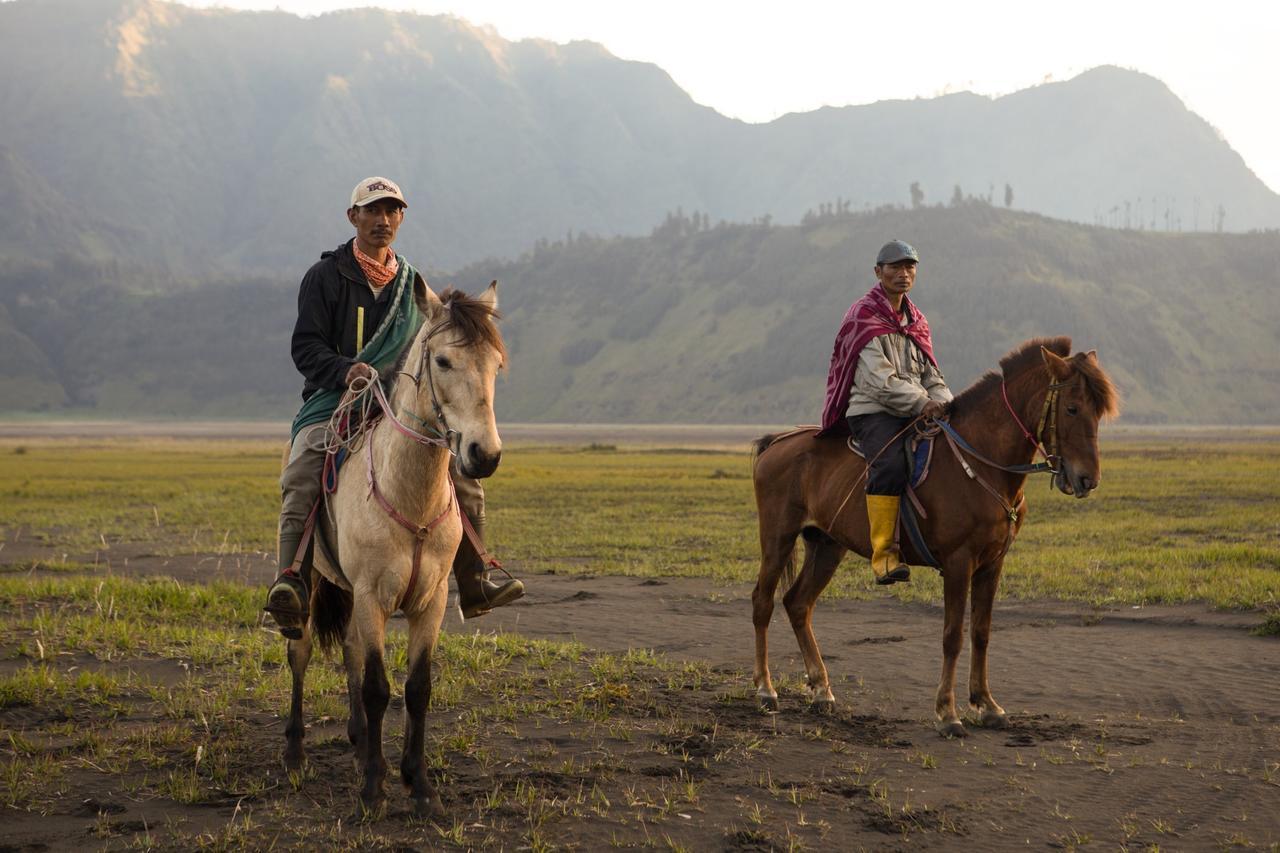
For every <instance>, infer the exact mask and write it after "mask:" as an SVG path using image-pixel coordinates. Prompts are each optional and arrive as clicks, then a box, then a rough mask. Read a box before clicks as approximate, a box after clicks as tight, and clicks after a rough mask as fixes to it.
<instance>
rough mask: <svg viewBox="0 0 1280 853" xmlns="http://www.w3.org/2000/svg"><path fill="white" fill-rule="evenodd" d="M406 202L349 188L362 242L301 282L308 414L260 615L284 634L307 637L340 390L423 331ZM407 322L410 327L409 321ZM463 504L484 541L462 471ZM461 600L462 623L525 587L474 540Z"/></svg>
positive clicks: (285, 490) (464, 564) (283, 480)
mask: <svg viewBox="0 0 1280 853" xmlns="http://www.w3.org/2000/svg"><path fill="white" fill-rule="evenodd" d="M406 207H408V204H407V203H406V202H405V200H404V194H403V193H402V192H401V191H400V187H399V186H397V185H396V183H395V182H394V181H391V180H389V179H387V178H382V177H372V178H365V179H364V180H363V181H361V182H360V183H358V184H356V187H355V189H354V190H352V191H351V204H350V206H349V207H348V208H347V221H349V222H350V223H351V225H352V226H353V227H354V228H355V230H356V233H355V237H353V238H352V239H350V240H348V241H347V242H346V243H343V244H342V245H341V246H339V247H338V248H337V249H335V250H333V251H330V252H324V253H322V254H321V255H320V260H319V261H318V262H317V263H316V264H315V265H314V266H312V267H311V269H310V270H308V271H307V274H306V275H305V276H303V278H302V286H301V288H300V289H299V292H298V320H297V323H296V324H295V325H294V327H293V341H292V352H293V363H294V365H295V366H296V367H297V368H298V372H299V373H301V374H302V376H303V380H304V381H303V386H302V399H303V404H302V408H301V409H300V410H299V411H298V414H297V416H296V417H295V418H294V420H293V432H292V442H293V443H292V445H291V448H290V451H289V461H288V463H286V465H285V469H284V472H283V473H282V474H281V475H280V492H281V508H280V526H279V553H278V555H277V556H278V558H279V562H280V575H279V577H277V578H276V580H275V583H273V584H272V586H271V591H270V592H269V593H268V594H267V606H266V607H265V608H263V609H264V610H266V611H267V612H268V613H270V614H271V615H272V617H274V618H275V620H276V624H277V625H279V627H280V633H281V634H283V635H284V636H286V637H289V638H290V639H297V638H298V637H301V636H302V627H303V625H305V624H306V620H307V608H308V601H307V599H308V590H307V584H306V581H305V578H306V576H307V574H308V573H307V571H306V570H305V569H306V563H307V561H308V560H309V556H308V554H309V552H308V554H299V553H298V551H299V547H300V545H301V542H302V539H303V535H304V532H305V529H306V524H307V518H308V516H309V515H310V514H311V509H312V507H313V506H315V504H316V501H317V499H318V498H319V497H320V490H321V476H322V471H323V469H324V460H325V449H324V448H325V444H326V443H327V442H326V439H327V435H326V431H327V430H326V428H327V426H328V422H329V418H330V416H332V414H333V411H334V409H335V408H336V407H337V404H338V401H339V400H340V399H341V397H342V393H343V392H344V391H345V390H346V389H347V386H349V385H350V384H351V383H352V382H354V381H355V380H356V379H357V378H359V377H364V378H366V379H367V378H370V377H371V376H372V375H373V371H372V370H371V369H370V365H374V366H376V367H377V368H378V369H379V370H380V371H382V372H384V373H385V372H386V371H387V370H389V369H390V368H391V366H392V365H393V364H395V362H396V360H397V359H398V357H399V355H400V351H401V350H402V349H404V347H405V346H406V345H408V344H409V343H410V342H412V340H413V338H414V335H416V334H417V332H418V329H419V328H420V326H421V325H422V317H421V315H420V314H419V313H418V311H417V307H416V305H415V303H414V299H413V282H414V278H415V277H416V276H417V275H418V272H417V270H415V269H414V268H413V267H412V266H410V265H409V262H408V261H406V260H405V259H404V257H403V256H401V255H397V254H396V253H395V252H394V251H393V250H392V249H391V244H392V243H393V242H395V239H396V233H397V232H398V231H399V230H400V223H401V222H403V221H404V212H405V208H406ZM405 320H407V321H408V322H403V321H405ZM453 481H454V486H455V489H456V491H457V495H458V505H459V507H460V508H461V509H462V511H463V512H465V513H466V514H467V516H468V517H469V518H470V519H471V522H472V524H473V526H474V527H475V529H476V532H477V533H478V534H480V535H481V536H483V534H484V521H485V509H484V489H483V488H482V487H481V485H480V483H479V481H477V480H473V479H471V478H469V477H463V476H462V475H461V474H460V473H458V472H457V470H456V469H455V470H454V472H453ZM453 574H454V579H455V580H456V581H457V584H458V603H459V606H460V607H461V609H462V613H463V616H464V617H467V618H470V617H472V616H480V615H483V614H485V613H488V612H489V610H491V609H492V608H494V607H498V606H501V605H504V604H509V603H510V602H512V601H515V600H516V599H517V598H519V597H520V596H522V595H524V584H522V583H521V582H520V581H518V580H510V581H507V582H506V583H503V584H501V585H499V584H495V583H493V582H492V581H490V580H489V575H488V568H487V567H486V566H485V564H484V562H483V560H482V559H481V558H480V556H479V555H478V554H477V553H476V550H475V548H474V547H473V546H472V544H471V540H470V538H469V537H465V536H464V537H463V539H462V544H461V545H460V546H459V548H458V553H457V555H456V556H455V557H454V562H453Z"/></svg>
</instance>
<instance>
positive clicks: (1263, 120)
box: [183, 0, 1280, 191]
mask: <svg viewBox="0 0 1280 853" xmlns="http://www.w3.org/2000/svg"><path fill="white" fill-rule="evenodd" d="M183 2H186V3H187V4H188V5H193V6H223V7H232V8H241V9H275V8H278V9H283V10H285V11H289V12H294V13H297V14H300V15H315V14H320V13H323V12H329V11H333V10H336V9H344V8H351V7H353V6H380V7H383V8H387V9H401V10H413V11H417V12H421V13H424V14H433V15H434V14H443V13H448V14H453V15H456V16H457V17H460V18H464V19H466V20H468V21H470V22H471V23H473V24H477V25H489V26H492V27H493V28H494V29H495V30H497V32H498V33H499V34H500V35H502V36H503V37H504V38H506V39H509V40H512V41H515V40H518V39H523V38H543V39H549V40H551V41H555V42H566V41H572V40H575V39H588V40H591V41H596V42H600V43H601V44H603V45H604V46H605V47H606V48H608V49H609V51H610V52H612V53H613V54H615V55H617V56H619V57H622V58H624V59H634V60H640V61H644V62H652V63H655V64H656V65H658V66H660V67H662V68H663V69H664V70H665V71H666V72H667V73H668V74H670V75H671V77H672V79H674V80H675V82H676V84H677V85H679V86H680V87H681V88H683V89H684V90H685V91H686V92H688V93H689V94H690V96H692V97H693V99H694V100H695V101H697V102H698V103H701V104H706V105H707V106H710V107H712V108H714V109H716V110H717V111H719V112H721V113H723V114H724V115H727V116H733V117H735V118H740V119H743V120H745V121H751V122H760V121H769V120H771V119H773V118H776V117H778V116H780V115H783V114H785V113H789V112H804V111H808V110H812V109H816V108H817V107H820V106H823V105H831V106H845V105H849V104H867V103H872V102H875V101H879V100H885V99H889V98H914V97H932V96H934V95H939V94H943V93H947V92H957V91H964V90H969V91H973V92H977V93H979V94H984V95H1001V94H1007V93H1009V92H1013V91H1016V90H1018V89H1024V88H1026V87H1028V86H1032V85H1035V84H1037V83H1040V82H1043V81H1045V80H1048V79H1053V80H1065V79H1068V78H1070V77H1073V76H1075V75H1076V74H1078V73H1080V72H1081V71H1085V70H1087V69H1089V68H1093V67H1094V66H1097V65H1119V66H1122V67H1125V68H1132V69H1135V70H1137V71H1142V72H1145V73H1147V74H1150V75H1152V76H1154V77H1157V78H1159V79H1160V80H1162V81H1164V83H1165V84H1166V85H1168V86H1169V88H1170V89H1171V90H1172V91H1173V93H1174V94H1175V95H1177V96H1178V97H1179V98H1181V99H1182V101H1183V102H1184V103H1185V104H1186V105H1187V106H1188V107H1189V108H1190V109H1192V110H1194V111H1195V112H1196V113H1198V114H1199V115H1200V116H1201V117H1203V118H1204V119H1205V120H1207V121H1208V122H1209V123H1210V124H1212V125H1213V126H1215V127H1216V128H1218V130H1219V131H1221V133H1222V135H1223V136H1224V137H1225V138H1226V139H1227V141H1228V142H1229V143H1230V144H1231V146H1232V147H1233V148H1234V149H1235V150H1236V151H1237V152H1239V153H1240V155H1241V156H1242V157H1243V158H1244V160H1245V163H1246V164H1248V166H1249V167H1250V168H1251V169H1253V171H1254V172H1255V173H1256V174H1257V175H1258V177H1260V178H1261V179H1262V180H1263V181H1264V182H1266V184H1267V185H1268V186H1269V187H1271V189H1273V190H1276V191H1280V109H1277V106H1276V105H1277V104H1278V103H1280V93H1278V92H1277V87H1278V86H1280V2H1276V1H1275V0H1252V1H1251V2H1244V0H1217V2H1203V0H1201V2H1196V3H1183V2H1182V0H1164V2H1148V0H1134V1H1133V2H1130V1H1129V0H1109V2H1099V0H1057V2H1055V3H1048V2H1044V0H1016V2H1015V0H977V2H972V3H958V2H955V0H928V2H924V0H920V1H919V2H912V0H898V2H878V3H866V2H860V0H845V2H838V0H831V2H818V0H792V1H791V2H787V3H778V2H753V0H736V2H733V0H706V2H701V0H382V2H360V0H217V1H216V2H211V0H183ZM1115 130H1116V133H1123V132H1124V127H1123V126H1118V127H1116V129H1115Z"/></svg>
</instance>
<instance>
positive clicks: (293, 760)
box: [284, 747, 307, 773]
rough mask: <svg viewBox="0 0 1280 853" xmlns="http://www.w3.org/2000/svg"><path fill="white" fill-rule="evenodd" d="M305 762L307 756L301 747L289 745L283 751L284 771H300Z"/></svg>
mask: <svg viewBox="0 0 1280 853" xmlns="http://www.w3.org/2000/svg"><path fill="white" fill-rule="evenodd" d="M306 762H307V756H306V754H305V753H304V752H303V751H302V748H301V747H299V748H298V749H294V748H293V747H289V748H288V749H286V750H285V751H284V769H285V772H286V773H301V772H302V768H303V765H305V764H306Z"/></svg>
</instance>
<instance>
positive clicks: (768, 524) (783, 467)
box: [751, 337, 1119, 737]
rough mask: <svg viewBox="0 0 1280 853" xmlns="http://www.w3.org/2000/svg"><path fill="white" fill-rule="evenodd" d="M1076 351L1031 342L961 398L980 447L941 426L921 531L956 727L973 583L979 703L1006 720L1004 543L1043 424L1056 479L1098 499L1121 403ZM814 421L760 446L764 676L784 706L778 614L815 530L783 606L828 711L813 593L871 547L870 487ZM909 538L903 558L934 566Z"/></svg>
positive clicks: (767, 701) (947, 710) (940, 706)
mask: <svg viewBox="0 0 1280 853" xmlns="http://www.w3.org/2000/svg"><path fill="white" fill-rule="evenodd" d="M1070 352H1071V339H1070V338H1066V337H1059V338H1048V339H1036V340H1031V341H1027V342H1026V343H1024V344H1023V345H1022V346H1020V347H1018V348H1017V349H1015V350H1013V351H1012V352H1010V353H1009V354H1008V355H1006V356H1005V357H1004V358H1002V359H1001V360H1000V368H1001V372H999V373H997V372H995V371H992V372H989V373H987V374H986V375H985V376H984V377H982V378H981V379H979V380H978V381H977V382H975V383H974V384H973V385H972V386H971V387H970V388H968V389H967V390H966V391H964V392H963V393H962V394H960V395H959V396H958V397H956V399H955V401H954V403H953V404H952V406H951V414H950V418H949V421H950V425H951V426H952V427H953V428H954V430H955V432H956V433H957V434H958V435H959V436H960V437H962V439H965V440H967V442H968V444H969V447H970V449H969V450H959V449H957V450H955V451H954V452H953V451H952V450H951V449H950V447H949V445H948V443H947V442H946V441H945V440H944V439H945V436H941V435H940V436H939V437H938V438H937V439H936V440H935V441H936V445H935V449H934V454H933V461H932V464H931V472H930V474H929V477H928V479H927V480H926V481H925V482H924V483H923V484H922V485H921V486H920V487H919V488H918V490H917V495H918V497H919V500H920V504H921V506H922V507H923V509H924V511H925V517H924V518H921V519H920V529H921V532H922V533H923V536H924V540H925V544H926V545H927V547H928V550H929V551H931V552H932V554H933V556H934V557H935V558H936V560H937V561H938V566H939V570H940V571H941V572H942V576H943V587H944V590H945V597H946V607H945V612H946V615H945V622H944V625H943V631H942V654H943V662H942V680H941V682H940V683H939V684H938V693H937V699H936V703H935V707H934V711H935V713H936V714H937V719H938V722H937V729H938V732H939V733H940V734H942V735H944V736H948V737H951V736H957V737H958V736H963V735H964V734H965V728H964V725H963V724H962V723H961V722H960V717H959V715H958V714H957V713H956V702H955V674H956V660H957V658H958V657H959V655H960V649H961V646H962V645H963V642H964V637H963V634H962V631H963V628H964V608H965V601H966V598H967V597H968V596H969V593H970V590H971V589H972V593H973V605H972V607H973V612H972V616H971V631H972V658H971V662H970V666H969V704H970V705H971V706H972V707H973V708H974V709H975V710H977V711H978V712H979V713H980V721H981V723H982V725H984V726H992V727H1000V726H1004V725H1007V722H1008V718H1007V717H1006V715H1005V712H1004V709H1002V708H1001V707H1000V706H999V705H998V704H996V700H995V699H993V698H992V696H991V690H990V688H989V687H988V686H987V641H988V639H989V637H990V634H991V606H992V602H993V601H994V600H995V595H996V586H997V584H998V583H999V580H1000V570H1001V567H1002V566H1003V564H1004V556H1005V552H1006V551H1007V550H1008V547H1009V544H1010V543H1011V542H1012V541H1013V537H1014V536H1016V535H1017V532H1018V529H1019V528H1020V527H1021V525H1022V522H1023V519H1024V517H1025V512H1024V511H1023V505H1024V502H1023V494H1022V486H1023V483H1024V481H1025V480H1026V477H1027V474H1026V472H1025V468H1026V467H1028V466H1029V464H1030V463H1031V460H1032V459H1033V456H1034V453H1035V447H1036V445H1035V442H1034V441H1033V439H1032V438H1031V436H1030V435H1029V433H1030V432H1031V431H1032V430H1036V432H1037V433H1038V435H1037V438H1038V439H1039V440H1040V441H1041V442H1042V443H1043V444H1044V445H1047V446H1048V447H1049V451H1048V452H1049V453H1050V454H1051V455H1052V457H1053V458H1052V459H1051V461H1052V462H1053V477H1054V483H1055V484H1056V485H1057V486H1058V488H1059V489H1060V490H1061V491H1062V492H1063V493H1065V494H1069V495H1070V494H1073V495H1075V496H1076V497H1078V498H1083V497H1087V496H1088V495H1089V493H1090V492H1092V491H1093V490H1094V489H1095V488H1097V486H1098V481H1099V479H1100V478H1101V472H1100V466H1099V461H1098V421H1099V420H1100V419H1101V418H1103V417H1108V416H1111V415H1114V414H1115V413H1116V412H1117V411H1118V408H1119V399H1118V396H1117V394H1116V391H1115V388H1114V386H1113V385H1112V383H1111V380H1110V378H1109V377H1108V376H1107V374H1106V373H1105V372H1104V371H1103V369H1102V367H1101V365H1099V363H1098V359H1097V356H1096V355H1095V353H1094V352H1092V351H1090V352H1087V353H1077V354H1075V355H1069V353H1070ZM1024 425H1026V426H1024ZM816 431H817V430H816V428H813V429H801V430H796V431H794V432H791V433H784V434H782V435H766V436H764V437H762V438H760V439H758V440H757V441H756V442H755V445H754V447H755V452H756V454H757V456H756V461H755V465H754V479H755V490H756V505H757V507H758V509H759V516H760V551H761V561H760V577H759V580H758V581H757V582H756V588H755V591H754V592H753V593H752V596H751V600H752V605H753V611H754V612H753V621H754V622H755V629H756V630H755V633H756V660H755V685H756V688H757V694H756V695H757V697H758V699H759V701H760V703H761V705H762V707H763V708H764V709H765V710H768V711H776V710H777V709H778V694H777V692H776V691H775V690H774V688H773V682H772V681H771V679H770V677H769V657H768V656H769V652H768V637H767V634H768V630H769V620H770V618H771V617H772V615H773V599H774V593H775V591H776V589H777V586H778V581H779V579H780V578H781V577H782V576H783V575H784V574H785V575H787V576H788V581H790V580H791V576H792V574H793V573H794V562H793V554H794V550H795V544H796V537H797V536H800V535H801V534H803V537H804V541H805V558H804V565H803V567H802V568H801V570H800V573H799V576H798V577H795V579H794V582H792V583H791V585H790V588H789V589H788V590H787V592H786V594H785V595H784V596H783V599H782V602H783V606H784V607H786V610H787V616H788V617H789V618H790V620H791V627H792V628H793V629H794V630H795V633H796V639H797V640H798V641H799V643H800V651H801V653H802V654H803V655H804V662H805V671H806V673H807V676H808V686H809V692H810V700H811V702H812V703H813V704H812V707H813V708H814V710H818V711H824V710H830V709H831V708H832V707H833V706H834V704H835V698H834V697H833V696H832V694H831V684H830V682H829V681H828V679H827V669H826V666H825V665H824V664H823V662H822V654H821V652H820V651H819V650H818V642H817V640H816V639H815V638H814V635H813V629H812V627H811V624H810V621H811V618H812V616H813V606H814V603H815V602H816V601H817V599H818V596H819V595H821V593H822V590H823V589H825V588H826V586H827V584H828V583H829V582H830V580H831V577H832V575H834V574H835V570H836V567H837V566H838V565H839V564H840V560H841V559H842V558H843V557H844V555H845V554H846V553H848V552H849V551H855V552H857V553H858V554H861V555H862V556H864V557H866V556H868V555H869V554H870V553H871V550H870V545H871V543H870V534H869V530H868V523H867V514H866V511H865V509H864V496H863V481H864V477H863V474H864V472H865V468H866V465H865V463H864V462H863V460H862V459H861V458H860V457H858V456H856V455H855V454H854V453H852V452H851V451H850V450H849V449H848V447H847V446H846V444H845V440H844V439H843V438H837V437H822V438H819V437H817V436H816ZM960 455H963V456H964V457H965V462H964V463H961V462H960V461H959V459H958V457H959V456H960ZM966 466H967V467H966ZM1020 466H1021V470H1020ZM1007 468H1011V469H1014V470H1012V471H1010V470H1005V469H1007ZM969 471H972V472H973V474H974V475H976V478H977V479H975V478H974V477H971V475H970V474H969V473H968V472H969ZM984 484H985V485H984ZM988 486H989V487H990V488H989V489H988V488H987V487H988ZM904 503H905V502H904ZM906 539H907V537H905V536H904V537H903V540H904V541H903V542H902V549H903V558H904V559H906V560H907V561H908V562H912V563H916V564H917V565H919V564H921V563H923V562H924V561H923V559H922V558H921V556H920V555H919V554H917V553H915V549H914V548H912V547H911V545H910V543H909V542H908V541H906Z"/></svg>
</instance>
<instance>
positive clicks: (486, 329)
mask: <svg viewBox="0 0 1280 853" xmlns="http://www.w3.org/2000/svg"><path fill="white" fill-rule="evenodd" d="M440 299H441V301H442V302H443V303H444V307H445V309H446V311H447V316H446V318H445V320H444V322H442V323H440V324H438V325H436V326H435V327H433V328H432V329H430V330H428V331H429V332H430V333H432V334H435V333H437V332H447V331H450V330H453V331H456V332H457V333H458V336H459V337H460V338H461V339H462V344H463V346H472V345H474V344H477V343H480V344H488V345H489V346H491V347H493V348H494V349H495V350H497V352H498V355H499V356H500V357H501V358H502V363H503V364H504V365H505V364H506V362H507V345H506V342H505V341H503V340H502V332H500V331H498V326H497V322H496V321H498V320H501V319H502V314H500V313H499V312H498V310H497V309H496V308H490V307H489V305H488V304H487V303H484V302H481V301H480V300H479V299H476V298H474V297H471V296H468V295H467V294H465V293H463V292H462V291H461V290H457V289H455V288H453V287H446V288H445V289H444V290H443V291H442V292H441V294H440ZM411 349H413V342H412V341H410V342H409V343H408V344H406V345H405V347H404V349H402V350H400V355H399V357H397V358H396V363H395V366H394V367H393V368H392V369H391V375H392V376H396V375H398V374H399V373H400V372H401V371H403V370H404V366H405V364H406V363H408V361H409V350H411Z"/></svg>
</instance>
